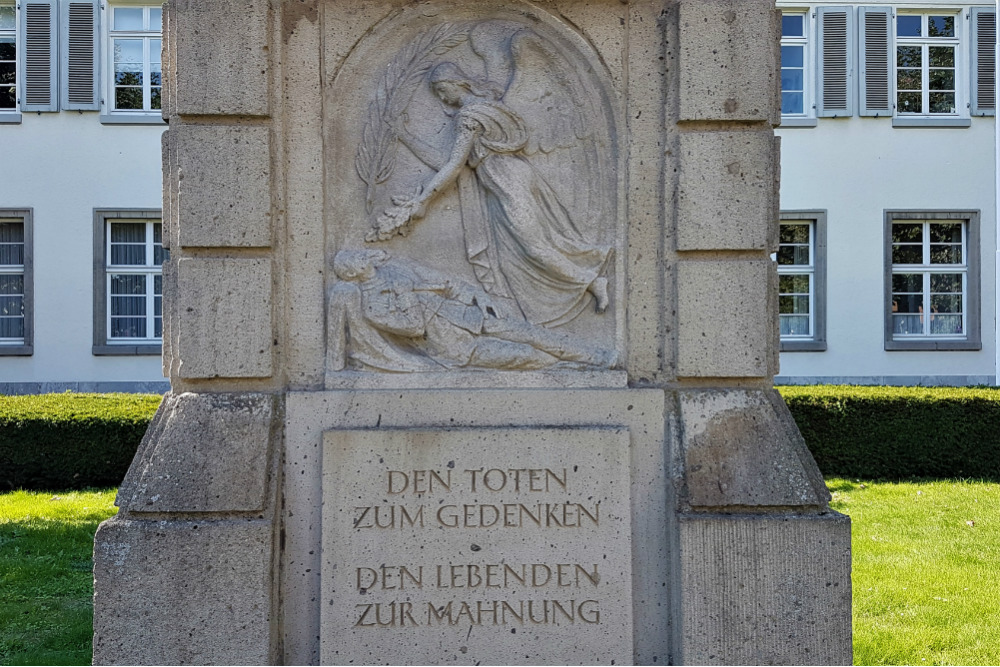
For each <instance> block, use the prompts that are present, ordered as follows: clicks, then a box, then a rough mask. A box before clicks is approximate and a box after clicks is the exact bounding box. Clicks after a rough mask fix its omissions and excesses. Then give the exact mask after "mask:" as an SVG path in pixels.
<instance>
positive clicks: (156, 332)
mask: <svg viewBox="0 0 1000 667" xmlns="http://www.w3.org/2000/svg"><path fill="white" fill-rule="evenodd" d="M153 337H154V338H163V318H162V317H154V318H153Z"/></svg>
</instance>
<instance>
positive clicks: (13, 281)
mask: <svg viewBox="0 0 1000 667" xmlns="http://www.w3.org/2000/svg"><path fill="white" fill-rule="evenodd" d="M0 294H4V295H11V294H17V295H21V294H24V276H23V275H20V274H17V275H6V276H4V275H0ZM3 314H4V315H11V314H12V313H3Z"/></svg>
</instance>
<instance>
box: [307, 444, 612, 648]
mask: <svg viewBox="0 0 1000 667" xmlns="http://www.w3.org/2000/svg"><path fill="white" fill-rule="evenodd" d="M628 460H629V439H628V432H627V430H626V429H624V428H620V429H614V428H611V429H597V430H583V429H575V428H574V429H566V428H534V429H488V428H482V429H454V430H451V429H449V430H437V431H429V430H394V431H393V430H389V431H369V430H353V431H347V430H344V431H341V430H338V431H328V432H326V433H325V434H324V463H323V477H324V484H323V488H324V514H323V573H322V574H323V597H324V600H323V605H322V620H321V631H322V636H321V645H322V656H321V657H322V661H323V662H324V663H340V664H344V663H352V664H358V663H366V662H372V661H374V660H376V659H378V661H380V662H386V663H390V664H407V663H415V664H433V663H441V662H458V663H463V664H474V663H482V664H488V663H490V662H494V663H496V662H503V663H508V664H537V663H546V662H551V663H574V662H575V663H611V662H612V661H613V662H615V663H618V664H622V663H627V662H629V661H630V660H631V654H632V620H631V619H632V602H631V600H632V595H631V585H632V584H631V546H630V545H631V539H630V538H631V521H630V514H629V482H628V469H629V463H628ZM490 656H492V657H490ZM498 656H503V658H502V660H500V659H499V658H498Z"/></svg>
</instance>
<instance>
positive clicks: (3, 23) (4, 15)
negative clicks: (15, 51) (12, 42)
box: [0, 5, 14, 30]
mask: <svg viewBox="0 0 1000 667" xmlns="http://www.w3.org/2000/svg"><path fill="white" fill-rule="evenodd" d="M13 29H14V8H13V7H12V6H9V5H8V6H6V7H0V30H13Z"/></svg>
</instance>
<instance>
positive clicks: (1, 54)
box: [0, 37, 17, 60]
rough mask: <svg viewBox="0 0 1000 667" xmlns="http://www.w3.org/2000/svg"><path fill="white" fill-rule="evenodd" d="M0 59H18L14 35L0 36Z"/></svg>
mask: <svg viewBox="0 0 1000 667" xmlns="http://www.w3.org/2000/svg"><path fill="white" fill-rule="evenodd" d="M0 60H17V47H15V46H14V38H13V37H0Z"/></svg>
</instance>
